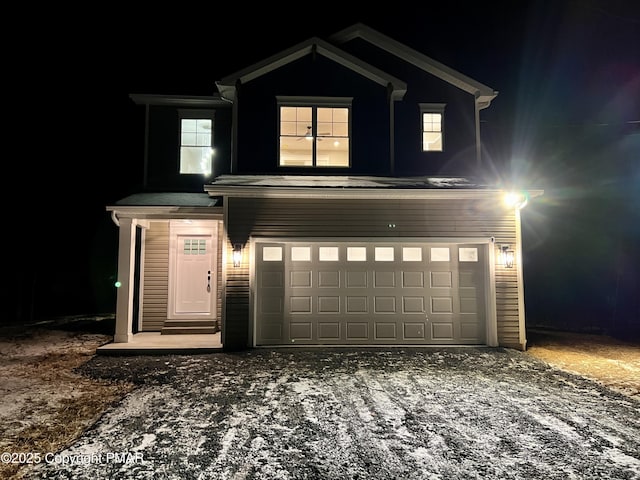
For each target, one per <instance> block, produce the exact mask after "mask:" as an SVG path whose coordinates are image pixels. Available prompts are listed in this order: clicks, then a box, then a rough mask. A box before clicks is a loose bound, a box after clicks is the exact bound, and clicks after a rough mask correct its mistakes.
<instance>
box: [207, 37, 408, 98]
mask: <svg viewBox="0 0 640 480" xmlns="http://www.w3.org/2000/svg"><path fill="white" fill-rule="evenodd" d="M313 52H315V53H317V54H319V55H322V56H324V57H326V58H329V59H330V60H333V61H335V62H337V63H338V64H340V65H342V66H344V67H347V68H349V69H351V70H352V71H354V72H356V73H359V74H360V75H363V76H364V77H366V78H368V79H369V80H372V81H374V82H376V83H378V84H380V85H382V86H384V87H387V86H389V85H390V86H391V98H392V99H393V100H400V99H402V97H403V96H404V94H405V93H406V91H407V84H406V83H405V82H403V81H402V80H399V79H397V78H395V77H394V76H392V75H389V74H388V73H386V72H383V71H382V70H380V69H378V68H376V67H374V66H373V65H370V64H368V63H366V62H363V61H362V60H359V59H358V58H356V57H354V56H353V55H351V54H349V53H347V52H345V51H343V50H341V49H340V48H338V47H336V46H334V45H331V44H330V43H328V42H326V41H324V40H322V39H320V38H317V37H311V38H309V39H308V40H305V41H304V42H301V43H299V44H297V45H294V46H293V47H290V48H288V49H286V50H284V51H282V52H280V53H277V54H275V55H272V56H271V57H269V58H267V59H265V60H263V61H261V62H258V63H256V64H254V65H251V66H249V67H247V68H245V69H243V70H240V71H239V72H236V73H233V74H231V75H229V76H227V77H224V78H223V79H221V80H219V81H217V82H216V86H217V87H218V91H219V92H220V95H221V96H222V97H223V98H226V99H229V100H234V98H235V93H236V92H235V90H236V83H237V82H238V81H240V82H241V83H247V82H250V81H251V80H253V79H255V78H258V77H260V76H262V75H265V74H267V73H269V72H271V71H273V70H276V69H278V68H280V67H282V66H284V65H287V64H288V63H291V62H293V61H295V60H298V59H299V58H302V57H304V56H306V55H309V54H311V53H313Z"/></svg>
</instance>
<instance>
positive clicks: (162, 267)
mask: <svg viewBox="0 0 640 480" xmlns="http://www.w3.org/2000/svg"><path fill="white" fill-rule="evenodd" d="M143 261H144V279H143V289H142V312H141V313H142V329H141V330H142V331H143V332H154V331H160V330H161V329H162V325H164V322H165V320H166V319H167V300H168V292H169V223H168V222H166V221H161V222H150V223H149V227H148V228H147V229H146V230H145V244H144V259H143Z"/></svg>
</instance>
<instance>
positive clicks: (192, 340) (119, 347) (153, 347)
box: [96, 332, 223, 355]
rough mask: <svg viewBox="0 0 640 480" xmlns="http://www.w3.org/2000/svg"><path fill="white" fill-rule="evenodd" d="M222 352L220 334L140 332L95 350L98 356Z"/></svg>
mask: <svg viewBox="0 0 640 480" xmlns="http://www.w3.org/2000/svg"><path fill="white" fill-rule="evenodd" d="M222 351H223V350H222V343H221V337H220V332H218V333H207V334H204V333H203V334H181V335H162V334H160V332H141V333H136V334H134V335H133V337H132V339H131V341H130V342H127V343H116V342H110V343H107V344H105V345H102V346H100V347H98V348H97V349H96V353H97V354H98V355H181V354H194V353H215V352H222Z"/></svg>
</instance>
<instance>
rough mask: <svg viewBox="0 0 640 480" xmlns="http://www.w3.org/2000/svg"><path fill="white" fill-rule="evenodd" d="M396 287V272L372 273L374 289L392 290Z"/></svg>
mask: <svg viewBox="0 0 640 480" xmlns="http://www.w3.org/2000/svg"><path fill="white" fill-rule="evenodd" d="M395 286H396V272H380V271H374V272H373V287H374V288H393V287H395Z"/></svg>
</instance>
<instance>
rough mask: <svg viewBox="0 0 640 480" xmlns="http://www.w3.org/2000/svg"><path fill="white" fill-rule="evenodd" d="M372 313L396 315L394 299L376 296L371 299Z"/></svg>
mask: <svg viewBox="0 0 640 480" xmlns="http://www.w3.org/2000/svg"><path fill="white" fill-rule="evenodd" d="M373 305H374V310H373V311H374V313H378V314H390V313H398V311H397V309H396V297H383V296H377V297H374V298H373Z"/></svg>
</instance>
